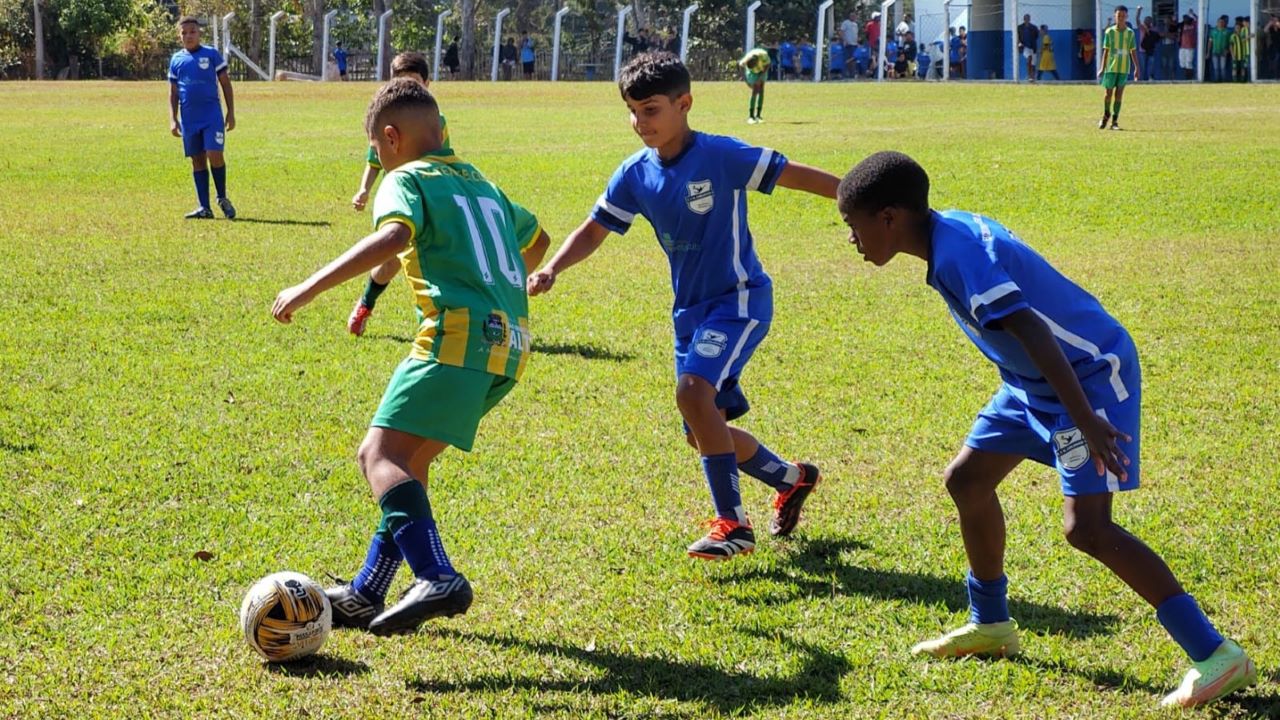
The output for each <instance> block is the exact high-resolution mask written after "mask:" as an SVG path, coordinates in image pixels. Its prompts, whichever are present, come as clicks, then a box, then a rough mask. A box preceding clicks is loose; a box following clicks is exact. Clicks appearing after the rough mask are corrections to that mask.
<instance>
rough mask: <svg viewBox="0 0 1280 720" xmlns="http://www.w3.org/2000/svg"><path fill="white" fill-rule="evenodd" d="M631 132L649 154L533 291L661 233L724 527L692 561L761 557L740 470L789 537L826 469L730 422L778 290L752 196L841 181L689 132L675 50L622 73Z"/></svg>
mask: <svg viewBox="0 0 1280 720" xmlns="http://www.w3.org/2000/svg"><path fill="white" fill-rule="evenodd" d="M618 87H619V89H620V90H621V92H622V99H623V100H624V101H625V102H626V104H627V107H628V108H630V110H631V126H632V128H633V129H634V130H635V132H636V134H637V135H639V136H640V139H641V140H642V141H644V144H645V145H646V147H645V148H644V149H642V150H640V151H639V152H637V153H635V154H634V155H632V156H631V157H630V158H628V159H627V160H626V161H624V162H623V163H622V165H621V167H619V168H618V170H617V171H616V172H615V173H614V175H613V178H612V179H610V180H609V185H608V188H607V189H606V190H605V191H604V194H603V195H602V196H601V197H600V200H599V201H598V203H597V204H596V207H595V208H594V209H593V210H592V212H591V216H590V218H588V219H587V220H586V221H585V222H584V223H583V224H582V225H581V226H580V227H579V228H578V229H577V230H575V231H574V232H573V233H572V234H571V235H570V236H569V238H568V239H567V240H565V243H564V245H563V246H562V247H561V248H560V250H559V251H558V252H557V253H556V255H555V257H554V258H552V259H551V261H550V262H549V263H547V264H546V266H544V267H543V268H542V269H541V270H539V271H537V272H535V273H533V274H532V275H530V276H529V282H528V287H529V294H530V295H538V294H541V293H544V292H547V291H548V290H550V289H551V286H552V285H553V284H554V283H555V280H556V276H557V275H558V274H559V273H561V272H563V271H564V270H566V269H568V268H569V267H572V266H573V265H575V264H576V263H578V262H581V261H582V260H585V259H586V258H587V257H588V256H589V255H591V254H592V253H593V252H595V251H596V249H597V248H599V247H600V245H601V243H603V242H604V239H605V237H606V236H607V235H608V234H609V233H610V232H616V233H618V234H620V235H621V234H623V233H626V232H627V230H628V229H629V228H630V227H631V223H632V222H633V221H634V220H635V217H636V216H637V215H643V216H644V217H646V218H647V219H648V220H649V223H650V224H651V225H652V226H653V229H654V233H655V234H656V235H657V238H658V242H659V244H661V246H662V249H663V250H664V251H666V253H667V258H668V260H669V261H670V263H671V283H672V286H673V289H674V291H675V303H674V307H673V312H672V319H673V321H674V323H675V336H676V344H675V364H676V376H677V379H676V404H677V405H678V406H679V408H680V414H681V415H682V416H683V417H684V421H685V425H686V438H687V440H688V441H689V443H690V444H691V445H693V446H694V447H695V448H697V449H698V451H699V453H700V454H701V455H702V467H703V471H704V473H705V474H706V478H707V483H708V485H709V486H710V488H711V498H712V501H713V503H714V505H715V512H716V518H715V520H713V521H712V523H711V532H710V533H709V534H708V535H707V536H706V537H704V538H702V539H701V540H699V541H697V542H695V543H694V544H693V545H691V546H689V554H690V555H691V556H694V557H699V558H704V559H719V560H725V559H728V558H731V557H733V556H734V555H737V554H738V553H747V552H751V551H752V550H753V549H754V548H755V534H754V532H753V531H752V529H751V524H750V521H749V520H748V518H747V515H746V513H745V512H744V511H743V509H742V498H741V495H740V494H739V492H738V470H739V469H741V470H742V471H743V472H745V473H747V474H748V475H751V476H752V477H755V478H757V479H759V480H761V481H763V482H765V483H766V484H768V485H770V486H771V487H773V488H774V489H775V490H777V494H776V495H775V497H774V508H775V513H774V516H773V521H772V522H771V523H770V525H769V531H770V532H771V533H772V534H774V535H787V534H789V533H790V532H791V531H792V530H793V529H794V528H795V525H796V523H797V522H798V521H799V518H800V509H801V506H803V505H804V501H805V499H806V498H807V497H808V495H809V493H810V492H811V491H812V490H813V487H814V485H815V484H816V483H817V481H818V468H816V467H814V466H813V465H809V464H799V465H797V464H793V463H789V462H786V461H783V460H782V459H780V458H779V457H778V456H776V455H774V454H773V453H772V452H771V451H770V450H769V449H768V448H766V447H765V446H764V445H762V444H761V443H760V442H759V441H757V440H756V439H755V438H754V437H752V436H751V434H750V433H747V432H745V431H743V430H740V429H738V428H734V427H730V426H729V425H728V423H727V420H732V419H734V418H737V417H740V416H741V415H743V414H744V413H746V412H747V410H748V404H747V399H746V396H745V395H743V392H742V388H741V387H740V386H739V384H738V378H739V376H740V375H741V374H742V370H743V368H744V367H745V366H746V363H747V360H749V359H750V358H751V354H752V353H753V352H754V351H755V349H756V346H757V345H759V344H760V341H761V340H763V339H764V336H765V334H766V333H767V332H768V331H769V323H770V321H772V319H773V288H772V282H771V281H770V279H769V276H768V275H766V274H765V272H764V268H762V267H761V266H760V260H759V259H758V258H757V257H756V252H755V247H754V244H753V242H752V238H751V231H750V230H748V229H747V197H746V193H747V191H748V190H758V191H760V192H763V193H766V194H767V193H770V192H772V191H773V188H774V186H775V185H781V186H783V187H789V188H795V189H798V190H804V191H806V192H810V193H814V194H817V195H822V196H825V197H831V198H834V197H835V191H836V185H837V184H838V178H836V177H835V176H834V175H831V174H830V173H826V172H823V171H821V170H817V169H814V168H810V167H806V166H804V165H800V164H798V163H790V162H788V161H787V159H786V158H784V157H783V156H782V155H780V154H778V153H776V152H774V151H773V150H769V149H767V148H758V147H752V146H750V145H746V144H745V143H743V142H742V141H740V140H737V139H734V138H728V137H720V136H716V135H706V134H703V133H699V132H694V131H693V130H691V129H690V128H689V119H688V114H689V108H690V107H692V105H693V97H692V95H691V94H690V80H689V71H688V70H687V69H686V68H685V66H684V65H683V64H682V63H681V62H680V59H679V58H677V57H676V56H675V55H672V54H671V53H665V52H659V53H645V54H642V55H638V56H636V57H635V58H633V59H632V60H631V61H630V62H628V63H627V65H626V67H624V68H623V69H622V73H621V75H620V77H619V81H618Z"/></svg>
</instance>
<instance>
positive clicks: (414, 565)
mask: <svg viewBox="0 0 1280 720" xmlns="http://www.w3.org/2000/svg"><path fill="white" fill-rule="evenodd" d="M379 503H380V504H381V505H382V515H383V522H384V523H385V524H386V527H387V529H388V530H390V531H391V536H392V537H393V538H394V539H395V543H396V547H398V548H400V552H401V553H402V554H403V555H404V559H405V562H407V563H409V569H410V570H412V571H413V575H414V577H418V578H430V579H433V580H434V579H437V578H439V577H447V576H452V575H457V574H458V573H457V571H456V570H454V569H453V564H452V563H450V562H449V556H448V555H447V554H446V553H445V551H444V543H443V542H442V541H441V540H440V532H439V531H438V530H437V529H436V521H435V520H434V519H433V518H432V517H431V502H430V501H429V500H427V490H426V488H424V487H422V483H420V482H418V481H417V480H413V479H409V480H406V481H405V482H402V483H400V484H399V485H396V486H395V487H393V488H391V489H390V490H388V491H387V492H386V494H385V495H383V496H382V499H381V500H380V501H379Z"/></svg>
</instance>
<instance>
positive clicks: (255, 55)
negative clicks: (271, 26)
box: [249, 0, 262, 65]
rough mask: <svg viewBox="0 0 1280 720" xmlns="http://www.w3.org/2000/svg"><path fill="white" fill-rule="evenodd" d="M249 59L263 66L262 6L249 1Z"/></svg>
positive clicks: (252, 0)
mask: <svg viewBox="0 0 1280 720" xmlns="http://www.w3.org/2000/svg"><path fill="white" fill-rule="evenodd" d="M249 57H250V58H252V59H253V61H254V62H255V63H257V64H259V65H261V64H262V4H261V3H259V2H258V0H249Z"/></svg>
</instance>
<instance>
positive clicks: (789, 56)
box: [778, 40, 796, 80]
mask: <svg viewBox="0 0 1280 720" xmlns="http://www.w3.org/2000/svg"><path fill="white" fill-rule="evenodd" d="M778 67H780V68H782V79H783V80H789V79H795V76H796V44H795V43H793V42H791V41H790V40H783V41H782V42H781V43H780V44H779V45H778Z"/></svg>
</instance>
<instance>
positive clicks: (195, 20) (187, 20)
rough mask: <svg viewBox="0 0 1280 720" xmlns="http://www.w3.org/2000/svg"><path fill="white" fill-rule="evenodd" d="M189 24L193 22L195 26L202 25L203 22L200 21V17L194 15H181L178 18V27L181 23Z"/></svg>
mask: <svg viewBox="0 0 1280 720" xmlns="http://www.w3.org/2000/svg"><path fill="white" fill-rule="evenodd" d="M191 24H194V25H195V26H196V27H203V26H204V23H202V22H200V18H198V17H196V16H194V15H183V16H182V17H180V18H178V27H182V26H183V25H191Z"/></svg>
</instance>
